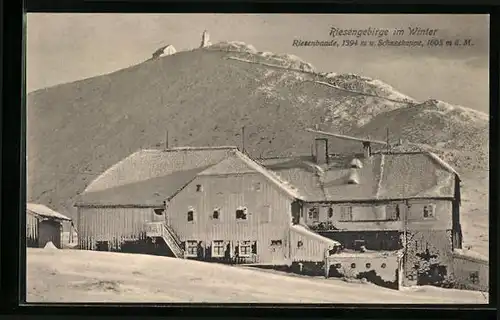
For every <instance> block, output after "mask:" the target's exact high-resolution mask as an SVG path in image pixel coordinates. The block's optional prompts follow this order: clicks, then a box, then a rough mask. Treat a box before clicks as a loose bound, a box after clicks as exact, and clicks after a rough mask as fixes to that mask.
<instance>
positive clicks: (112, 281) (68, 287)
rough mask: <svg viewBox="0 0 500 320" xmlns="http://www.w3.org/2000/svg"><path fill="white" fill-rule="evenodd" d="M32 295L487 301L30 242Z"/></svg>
mask: <svg viewBox="0 0 500 320" xmlns="http://www.w3.org/2000/svg"><path fill="white" fill-rule="evenodd" d="M27 262H28V266H27V277H28V279H27V300H28V302H212V303H223V302H239V303H252V302H259V303H383V304H387V303H487V296H485V295H484V294H483V293H480V292H473V291H460V290H451V289H439V288H432V287H421V288H418V289H405V290H404V291H395V290H390V289H385V288H381V287H377V286H375V285H372V284H361V283H346V282H343V281H341V280H338V279H323V278H308V277H302V276H292V275H286V274H281V273H278V272H266V271H261V270H254V269H248V268H243V267H232V266H226V265H220V264H214V263H204V262H197V261H188V260H182V259H173V258H167V257H158V256H149V255H138V254H133V255H132V254H123V253H108V252H91V251H78V250H55V249H31V248H30V249H28V253H27Z"/></svg>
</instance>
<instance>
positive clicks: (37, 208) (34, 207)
mask: <svg viewBox="0 0 500 320" xmlns="http://www.w3.org/2000/svg"><path fill="white" fill-rule="evenodd" d="M26 211H27V212H29V213H30V214H32V215H34V216H38V217H42V218H52V219H57V220H64V221H71V218H68V217H66V216H65V215H63V214H61V213H59V212H56V211H54V210H52V209H50V208H49V207H47V206H45V205H43V204H37V203H27V204H26Z"/></svg>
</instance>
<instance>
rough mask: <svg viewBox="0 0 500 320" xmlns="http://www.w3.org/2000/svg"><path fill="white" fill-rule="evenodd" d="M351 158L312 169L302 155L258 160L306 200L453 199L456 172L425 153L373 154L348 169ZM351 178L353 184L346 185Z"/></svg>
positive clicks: (342, 158)
mask: <svg viewBox="0 0 500 320" xmlns="http://www.w3.org/2000/svg"><path fill="white" fill-rule="evenodd" d="M351 161H352V157H351V158H349V157H337V158H333V159H331V160H330V163H329V164H328V165H327V166H323V167H322V170H313V169H312V168H311V166H308V165H306V163H307V160H305V159H304V158H300V159H299V158H295V159H294V158H288V159H281V161H280V159H270V160H262V161H261V163H262V164H263V166H264V167H266V168H268V169H269V170H272V171H274V172H276V173H277V174H278V175H279V176H281V177H282V179H284V180H287V181H289V182H290V183H291V184H293V185H295V186H296V187H297V188H298V189H299V192H300V193H301V194H302V195H303V196H304V197H305V198H306V200H307V201H317V202H319V201H338V202H347V201H368V200H390V199H410V198H453V197H454V178H455V176H456V171H455V170H453V169H452V168H451V167H450V166H449V165H447V164H446V163H445V162H444V161H443V160H441V159H439V158H438V157H437V156H436V155H435V154H430V153H426V152H418V153H417V152H415V153H390V154H382V153H380V154H374V155H373V156H371V157H370V158H369V159H360V161H361V162H363V164H362V168H357V169H354V168H350V162H351ZM352 177H355V178H356V180H357V182H358V183H357V184H348V180H349V178H352Z"/></svg>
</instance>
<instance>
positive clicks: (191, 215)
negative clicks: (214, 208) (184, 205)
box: [187, 207, 194, 222]
mask: <svg viewBox="0 0 500 320" xmlns="http://www.w3.org/2000/svg"><path fill="white" fill-rule="evenodd" d="M187 221H188V222H194V209H193V208H192V207H189V209H188V212H187Z"/></svg>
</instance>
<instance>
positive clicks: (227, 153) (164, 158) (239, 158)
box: [75, 147, 300, 207]
mask: <svg viewBox="0 0 500 320" xmlns="http://www.w3.org/2000/svg"><path fill="white" fill-rule="evenodd" d="M245 173H258V174H261V175H263V176H264V177H265V178H267V179H268V180H269V181H270V182H271V183H273V184H275V185H276V186H277V187H278V188H280V189H281V190H283V191H284V192H285V193H287V194H288V195H289V196H290V197H293V198H299V197H300V196H299V194H298V192H297V190H296V189H294V187H292V186H290V185H289V184H288V183H287V182H285V181H282V180H281V179H280V178H279V177H277V176H276V174H274V173H273V172H270V171H269V170H267V169H265V168H264V167H262V166H261V165H259V164H258V163H256V162H255V161H253V160H252V159H250V158H249V157H248V156H246V155H245V154H243V153H242V152H240V151H238V150H237V148H236V147H215V148H176V149H170V150H166V151H162V150H141V151H138V152H136V153H134V154H132V155H131V156H129V157H127V158H125V159H124V160H122V161H121V162H119V163H117V164H116V165H114V166H113V167H111V168H110V169H108V170H107V171H106V172H105V173H104V174H103V175H101V176H100V177H98V178H97V179H96V180H95V181H94V182H92V183H91V184H90V186H89V187H88V188H87V189H86V190H85V192H83V193H82V195H81V196H80V197H79V199H78V200H77V202H76V203H75V205H76V206H136V207H157V206H161V205H162V204H163V201H166V200H169V199H171V198H172V197H173V196H175V195H176V194H177V193H178V192H179V191H180V190H182V189H183V188H184V187H185V186H186V185H188V184H189V183H190V182H191V181H193V180H194V179H195V178H196V177H197V176H211V175H218V176H221V175H228V174H245Z"/></svg>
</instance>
